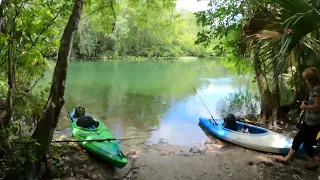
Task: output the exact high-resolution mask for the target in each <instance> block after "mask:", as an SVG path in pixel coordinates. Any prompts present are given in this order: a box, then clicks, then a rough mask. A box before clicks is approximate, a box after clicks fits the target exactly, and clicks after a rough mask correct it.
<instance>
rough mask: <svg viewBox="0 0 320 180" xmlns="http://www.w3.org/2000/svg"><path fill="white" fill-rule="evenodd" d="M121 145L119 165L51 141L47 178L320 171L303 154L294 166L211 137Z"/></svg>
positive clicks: (263, 178)
mask: <svg viewBox="0 0 320 180" xmlns="http://www.w3.org/2000/svg"><path fill="white" fill-rule="evenodd" d="M122 149H123V151H124V154H126V156H127V157H128V159H129V163H128V165H127V166H126V167H124V168H123V169H116V168H113V167H111V166H110V165H108V164H106V163H105V162H102V161H100V160H99V159H97V158H96V157H94V156H91V155H88V154H87V153H86V152H85V151H84V150H83V149H81V148H80V147H79V146H78V145H77V144H76V143H68V144H53V145H52V148H51V151H50V155H49V160H48V162H49V163H48V164H49V166H50V169H51V173H50V174H47V175H48V176H47V177H45V178H44V179H66V180H67V179H68V180H73V179H74V180H75V179H97V180H98V179H114V180H120V179H121V180H129V179H131V180H136V179H137V180H150V179H152V180H158V179H159V180H160V179H161V180H163V179H166V180H171V179H172V180H173V179H175V180H176V179H179V180H180V179H181V180H186V179H192V180H196V179H197V180H201V179H203V180H204V179H236V180H238V179H246V180H251V179H252V180H254V179H257V180H267V179H281V180H282V179H308V180H309V179H310V180H317V179H318V172H319V171H317V172H311V171H307V170H305V169H304V165H305V164H306V163H307V159H305V158H302V159H301V158H299V159H298V158H296V159H294V161H293V162H292V163H291V164H290V165H282V164H278V163H275V162H274V161H273V159H274V157H276V156H275V155H271V154H264V153H260V152H257V151H252V150H248V149H245V148H241V147H238V146H235V145H231V144H228V143H224V142H221V141H219V140H208V141H206V142H205V143H204V145H200V146H198V147H196V146H173V145H168V144H166V143H164V142H159V143H158V144H155V145H151V146H148V145H146V144H144V143H140V144H137V145H131V146H127V147H122ZM151 177H152V178H151Z"/></svg>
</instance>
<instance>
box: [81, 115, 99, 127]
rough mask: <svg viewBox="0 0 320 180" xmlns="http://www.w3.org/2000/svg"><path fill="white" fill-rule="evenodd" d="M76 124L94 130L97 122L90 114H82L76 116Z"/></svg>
mask: <svg viewBox="0 0 320 180" xmlns="http://www.w3.org/2000/svg"><path fill="white" fill-rule="evenodd" d="M76 125H77V126H78V127H81V128H85V129H89V130H94V129H96V128H98V127H99V122H98V121H96V120H94V119H93V118H92V117H91V116H88V115H86V116H82V117H79V118H77V121H76Z"/></svg>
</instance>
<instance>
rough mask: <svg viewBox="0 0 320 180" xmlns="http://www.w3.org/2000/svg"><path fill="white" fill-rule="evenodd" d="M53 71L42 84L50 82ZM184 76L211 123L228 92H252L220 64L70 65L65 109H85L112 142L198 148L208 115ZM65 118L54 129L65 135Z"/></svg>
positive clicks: (252, 86) (253, 88)
mask: <svg viewBox="0 0 320 180" xmlns="http://www.w3.org/2000/svg"><path fill="white" fill-rule="evenodd" d="M52 72H53V69H51V70H48V71H47V73H48V75H47V76H46V79H44V80H43V82H42V84H46V83H48V82H50V81H51V76H52V75H51V74H52ZM185 76H187V77H188V79H189V80H190V81H191V83H192V84H193V85H194V86H195V87H196V89H197V92H198V93H199V95H200V96H201V98H202V99H203V101H204V102H205V104H206V105H207V107H208V108H209V110H210V112H211V114H212V115H213V116H214V117H215V118H220V117H221V116H220V114H219V112H218V110H217V109H219V108H221V107H219V102H221V100H223V99H224V98H225V97H227V96H228V94H229V93H232V92H234V91H238V90H239V89H246V88H248V89H249V90H250V91H256V84H251V80H252V78H248V77H238V76H232V75H230V73H229V72H228V70H227V69H226V68H224V67H222V66H221V65H220V64H219V62H218V60H191V59H190V60H176V61H153V62H146V61H144V62H137V61H136V62H132V61H131V62H130V61H109V62H84V61H83V62H71V63H70V65H69V71H68V77H67V84H66V97H65V100H66V107H67V108H68V109H69V111H70V110H71V109H72V108H73V107H75V106H78V105H82V106H84V107H85V108H86V111H87V112H88V113H90V114H91V115H93V116H95V117H97V118H99V119H101V120H103V121H104V122H105V123H106V125H107V126H108V127H109V128H110V129H111V130H112V131H113V133H114V135H115V137H123V136H133V135H134V136H144V135H147V136H149V138H148V139H147V142H148V143H158V142H159V141H160V140H161V141H166V142H168V143H169V144H174V145H190V144H192V145H193V144H199V143H201V142H203V141H205V139H206V137H207V136H206V135H205V133H204V132H203V130H202V129H201V128H200V127H199V126H198V118H199V117H200V116H204V117H209V113H208V112H207V110H206V108H205V106H204V105H203V104H202V102H201V100H200V99H199V97H198V96H197V95H196V93H195V91H194V89H193V88H192V86H191V85H190V83H189V82H188V81H187V79H186V77H185ZM66 114H67V113H66V110H65V108H63V111H62V115H61V119H60V121H59V125H58V128H57V129H58V130H65V131H69V129H68V128H69V125H70V124H69V122H68V120H67V119H66V118H65V115H66Z"/></svg>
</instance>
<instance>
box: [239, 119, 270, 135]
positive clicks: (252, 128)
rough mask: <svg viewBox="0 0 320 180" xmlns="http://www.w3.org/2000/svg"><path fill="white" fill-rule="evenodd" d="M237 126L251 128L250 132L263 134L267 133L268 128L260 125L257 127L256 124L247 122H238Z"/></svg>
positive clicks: (240, 128)
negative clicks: (249, 124) (250, 124)
mask: <svg viewBox="0 0 320 180" xmlns="http://www.w3.org/2000/svg"><path fill="white" fill-rule="evenodd" d="M237 126H238V130H242V129H247V128H248V130H249V133H250V134H262V133H266V132H267V130H265V129H262V128H259V127H255V126H248V125H246V124H243V123H240V122H237Z"/></svg>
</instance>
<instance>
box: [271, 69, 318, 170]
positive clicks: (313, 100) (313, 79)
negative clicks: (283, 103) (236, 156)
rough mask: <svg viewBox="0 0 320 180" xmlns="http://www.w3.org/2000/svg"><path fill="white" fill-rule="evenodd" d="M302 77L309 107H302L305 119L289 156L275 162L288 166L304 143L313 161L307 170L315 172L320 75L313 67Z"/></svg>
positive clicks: (305, 105)
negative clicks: (306, 89)
mask: <svg viewBox="0 0 320 180" xmlns="http://www.w3.org/2000/svg"><path fill="white" fill-rule="evenodd" d="M302 75H303V78H304V80H305V82H306V83H307V84H308V87H309V90H310V93H309V99H308V103H307V104H308V105H307V104H306V103H305V102H302V103H301V105H300V108H301V109H303V110H305V111H306V115H305V119H304V122H303V123H302V125H301V127H300V129H299V132H298V133H297V135H296V136H295V138H294V140H293V142H292V147H291V149H290V151H289V153H288V154H287V156H285V157H284V158H281V157H277V158H276V159H275V160H276V162H280V163H284V164H288V163H289V161H290V160H291V159H292V157H293V155H294V153H295V152H296V151H297V150H298V149H299V147H300V146H301V144H302V143H303V148H304V150H305V151H306V153H307V155H308V156H309V157H310V159H311V163H310V164H308V165H306V169H309V170H315V169H317V168H319V162H318V158H317V157H316V153H317V152H316V150H315V149H314V148H313V145H314V142H315V140H316V137H317V134H318V132H319V130H320V74H319V71H318V70H317V69H316V68H315V67H311V68H308V69H306V70H305V71H304V72H303V74H302Z"/></svg>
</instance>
